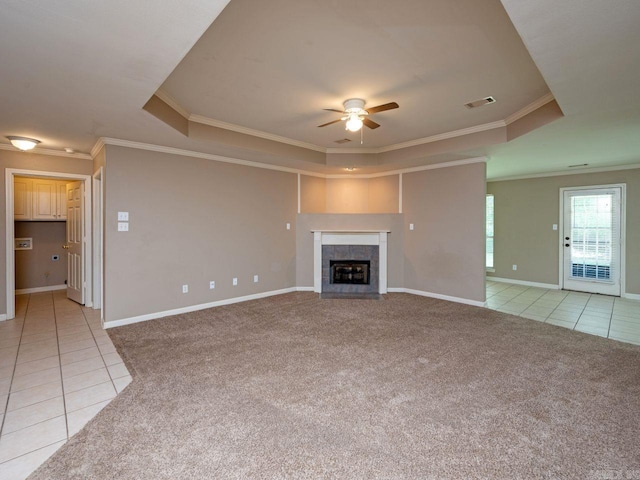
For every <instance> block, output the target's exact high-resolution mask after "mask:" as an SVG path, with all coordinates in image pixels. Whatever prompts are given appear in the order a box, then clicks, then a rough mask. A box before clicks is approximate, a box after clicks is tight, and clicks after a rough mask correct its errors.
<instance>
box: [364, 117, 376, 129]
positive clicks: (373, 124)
mask: <svg viewBox="0 0 640 480" xmlns="http://www.w3.org/2000/svg"><path fill="white" fill-rule="evenodd" d="M362 123H364V124H365V125H366V126H367V127H369V128H371V129H374V128H378V127H379V126H380V125H378V124H377V123H376V122H374V121H373V120H370V119H368V118H366V117H365V118H363V119H362Z"/></svg>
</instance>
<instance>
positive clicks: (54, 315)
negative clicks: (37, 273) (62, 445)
mask: <svg viewBox="0 0 640 480" xmlns="http://www.w3.org/2000/svg"><path fill="white" fill-rule="evenodd" d="M51 299H52V300H53V323H54V325H55V327H56V343H57V344H58V367H59V369H60V388H61V389H62V408H63V409H64V428H65V429H66V437H67V438H66V440H65V442H66V441H67V440H69V418H68V416H67V399H66V398H65V394H64V380H63V378H62V353H61V352H60V337H59V335H58V316H57V314H56V299H55V297H54V295H53V293H52V294H51Z"/></svg>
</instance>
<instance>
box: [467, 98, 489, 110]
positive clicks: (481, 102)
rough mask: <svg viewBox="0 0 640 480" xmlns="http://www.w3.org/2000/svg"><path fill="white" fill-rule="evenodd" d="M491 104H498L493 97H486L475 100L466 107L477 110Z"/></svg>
mask: <svg viewBox="0 0 640 480" xmlns="http://www.w3.org/2000/svg"><path fill="white" fill-rule="evenodd" d="M490 103H496V99H495V98H493V97H485V98H483V99H481V100H475V101H473V102H469V103H465V104H464V106H465V107H467V108H476V107H482V106H483V105H489V104H490Z"/></svg>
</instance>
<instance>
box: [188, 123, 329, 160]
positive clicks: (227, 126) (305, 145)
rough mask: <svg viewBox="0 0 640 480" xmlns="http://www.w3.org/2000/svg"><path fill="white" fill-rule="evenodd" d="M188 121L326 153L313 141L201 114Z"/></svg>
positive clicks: (325, 150) (324, 149)
mask: <svg viewBox="0 0 640 480" xmlns="http://www.w3.org/2000/svg"><path fill="white" fill-rule="evenodd" d="M189 121H190V122H195V123H201V124H203V125H209V126H211V127H217V128H224V129H225V130H231V131H232V132H237V133H242V134H244V135H252V136H254V137H259V138H264V139H266V140H272V141H274V142H280V143H285V144H287V145H293V146H294V147H301V148H306V149H307V150H314V151H316V152H321V153H327V149H326V148H324V147H320V146H318V145H314V144H313V143H306V142H300V141H298V140H293V139H292V138H287V137H281V136H280V135H274V134H272V133H267V132H262V131H260V130H253V129H252V128H247V127H242V126H240V125H235V124H233V123H227V122H222V121H220V120H214V119H213V118H209V117H204V116H202V115H194V114H191V115H189Z"/></svg>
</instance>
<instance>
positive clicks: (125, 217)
mask: <svg viewBox="0 0 640 480" xmlns="http://www.w3.org/2000/svg"><path fill="white" fill-rule="evenodd" d="M118 221H119V222H128V221H129V212H118Z"/></svg>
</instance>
